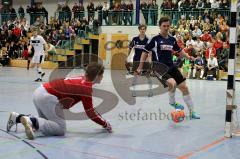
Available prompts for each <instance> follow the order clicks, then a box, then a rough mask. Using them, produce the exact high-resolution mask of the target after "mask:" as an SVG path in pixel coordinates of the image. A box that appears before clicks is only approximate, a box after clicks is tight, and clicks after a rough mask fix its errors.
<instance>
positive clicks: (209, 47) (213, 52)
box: [205, 42, 217, 60]
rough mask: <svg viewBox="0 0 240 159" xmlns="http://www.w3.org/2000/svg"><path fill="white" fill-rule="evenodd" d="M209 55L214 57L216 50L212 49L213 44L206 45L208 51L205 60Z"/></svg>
mask: <svg viewBox="0 0 240 159" xmlns="http://www.w3.org/2000/svg"><path fill="white" fill-rule="evenodd" d="M210 55H213V56H214V57H216V55H217V52H216V49H215V48H214V47H213V43H211V42H210V43H208V49H207V50H206V52H205V59H206V60H208V59H209V57H210Z"/></svg>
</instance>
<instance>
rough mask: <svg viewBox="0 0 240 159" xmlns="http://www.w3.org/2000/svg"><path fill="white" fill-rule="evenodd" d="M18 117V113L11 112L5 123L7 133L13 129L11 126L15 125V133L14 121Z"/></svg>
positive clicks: (15, 123)
mask: <svg viewBox="0 0 240 159" xmlns="http://www.w3.org/2000/svg"><path fill="white" fill-rule="evenodd" d="M18 116H19V114H18V113H16V112H11V114H10V116H9V119H8V122H7V132H9V131H10V130H11V128H12V127H13V125H16V129H15V131H17V122H16V119H17V117H18Z"/></svg>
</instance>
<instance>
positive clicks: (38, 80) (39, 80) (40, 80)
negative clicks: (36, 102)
mask: <svg viewBox="0 0 240 159" xmlns="http://www.w3.org/2000/svg"><path fill="white" fill-rule="evenodd" d="M34 81H35V82H42V79H41V78H37V79H35V80H34Z"/></svg>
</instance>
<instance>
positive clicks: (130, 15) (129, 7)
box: [127, 0, 133, 25]
mask: <svg viewBox="0 0 240 159" xmlns="http://www.w3.org/2000/svg"><path fill="white" fill-rule="evenodd" d="M127 8H128V12H127V13H128V15H127V21H128V22H129V24H130V25H132V18H133V2H132V0H129V3H128V4H127Z"/></svg>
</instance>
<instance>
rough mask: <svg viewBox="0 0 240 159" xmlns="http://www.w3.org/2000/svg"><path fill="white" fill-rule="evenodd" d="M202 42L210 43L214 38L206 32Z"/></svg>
mask: <svg viewBox="0 0 240 159" xmlns="http://www.w3.org/2000/svg"><path fill="white" fill-rule="evenodd" d="M201 40H202V41H203V42H209V41H211V40H212V36H211V34H209V32H208V30H204V34H203V35H202V36H201Z"/></svg>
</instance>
